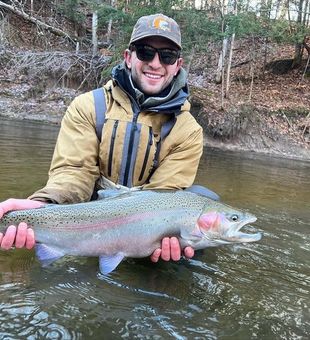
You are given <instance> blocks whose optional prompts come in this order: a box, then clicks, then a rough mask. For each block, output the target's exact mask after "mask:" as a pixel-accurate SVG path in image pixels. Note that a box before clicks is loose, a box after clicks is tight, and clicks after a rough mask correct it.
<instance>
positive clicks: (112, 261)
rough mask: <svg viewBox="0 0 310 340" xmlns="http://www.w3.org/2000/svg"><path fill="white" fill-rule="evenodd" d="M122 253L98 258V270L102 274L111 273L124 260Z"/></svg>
mask: <svg viewBox="0 0 310 340" xmlns="http://www.w3.org/2000/svg"><path fill="white" fill-rule="evenodd" d="M124 257H125V256H124V254H123V253H117V254H114V255H101V256H99V269H100V272H101V273H102V274H109V273H111V271H113V270H114V269H115V268H116V267H117V266H118V265H119V264H120V263H121V262H122V260H123V259H124Z"/></svg>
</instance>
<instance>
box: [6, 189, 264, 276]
mask: <svg viewBox="0 0 310 340" xmlns="http://www.w3.org/2000/svg"><path fill="white" fill-rule="evenodd" d="M101 192H102V194H99V199H98V200H96V201H90V202H85V203H76V204H47V205H45V206H43V207H40V208H36V209H28V210H16V211H11V212H8V213H6V214H5V215H4V216H3V217H2V218H1V219H0V232H5V230H6V229H7V227H8V226H9V225H12V224H13V225H17V224H19V223H20V222H22V221H24V222H26V223H27V224H28V226H29V227H31V228H33V229H34V232H35V240H36V246H35V252H36V256H37V258H38V259H39V261H40V262H41V263H42V265H43V266H47V265H49V264H51V263H52V262H54V261H56V260H58V259H59V258H61V257H63V256H65V255H73V256H98V257H99V270H100V272H101V273H102V274H109V273H111V272H112V271H113V270H114V269H115V268H116V267H117V266H118V265H119V264H120V263H121V262H122V261H123V259H124V258H141V257H147V256H149V255H151V254H152V253H153V251H154V250H155V249H157V248H159V247H160V245H161V240H162V239H163V238H164V237H166V236H168V237H172V236H175V237H177V238H178V240H179V242H180V245H181V247H182V248H184V247H187V246H191V247H192V248H194V249H195V250H198V249H204V248H207V247H214V246H219V245H225V244H232V243H243V242H255V241H259V240H260V239H261V237H262V234H261V233H260V232H257V233H245V232H242V231H241V228H242V227H244V226H245V225H248V224H249V223H253V222H255V221H256V220H257V218H256V217H255V216H254V215H252V214H251V213H249V212H247V211H243V210H238V209H236V208H233V207H230V206H229V205H226V204H223V203H221V202H218V201H214V200H212V199H210V198H208V197H205V196H202V195H199V194H196V193H193V192H190V191H184V190H177V191H170V190H168V191H155V190H133V191H126V192H124V191H123V190H113V189H108V190H102V191H101ZM99 193H100V191H99Z"/></svg>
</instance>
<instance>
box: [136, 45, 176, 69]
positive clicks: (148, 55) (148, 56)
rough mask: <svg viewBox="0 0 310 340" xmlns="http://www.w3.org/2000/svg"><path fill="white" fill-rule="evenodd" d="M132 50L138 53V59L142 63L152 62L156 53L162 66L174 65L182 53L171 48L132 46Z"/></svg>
mask: <svg viewBox="0 0 310 340" xmlns="http://www.w3.org/2000/svg"><path fill="white" fill-rule="evenodd" d="M130 49H131V50H132V51H136V53H137V57H138V59H139V60H141V61H152V60H153V59H154V57H155V54H156V52H157V53H158V55H159V60H160V62H161V63H162V64H165V65H173V64H174V63H175V62H176V61H177V59H178V58H179V57H180V51H178V50H173V49H170V48H155V47H152V46H149V45H131V47H130Z"/></svg>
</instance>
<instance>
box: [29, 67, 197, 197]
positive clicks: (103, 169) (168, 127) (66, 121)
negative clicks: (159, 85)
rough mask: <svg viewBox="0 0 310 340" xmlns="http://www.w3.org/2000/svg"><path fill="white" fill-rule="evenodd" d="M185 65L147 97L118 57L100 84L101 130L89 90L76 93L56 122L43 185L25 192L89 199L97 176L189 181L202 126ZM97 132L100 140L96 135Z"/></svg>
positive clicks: (174, 184)
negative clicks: (192, 109)
mask: <svg viewBox="0 0 310 340" xmlns="http://www.w3.org/2000/svg"><path fill="white" fill-rule="evenodd" d="M185 79H186V76H185V71H184V70H183V69H181V71H180V72H179V75H178V76H177V77H176V79H175V80H174V81H173V84H172V86H170V88H169V89H168V90H166V91H165V93H163V94H161V96H159V97H145V96H144V94H143V93H141V92H140V91H139V90H138V89H137V88H136V87H135V85H134V84H133V82H132V80H131V77H130V75H129V74H128V70H127V69H126V67H125V66H124V64H120V65H118V66H117V67H115V68H114V70H113V72H112V80H110V81H109V82H108V83H107V84H106V85H105V86H104V87H103V88H102V91H103V94H104V96H105V102H106V112H105V121H104V125H103V128H102V133H101V137H99V138H98V136H97V134H96V110H95V105H96V103H95V100H94V95H93V92H92V91H91V92H88V93H85V94H82V95H80V96H78V97H76V98H75V99H74V100H73V102H72V103H71V104H70V106H69V107H68V109H67V111H66V114H65V115H64V118H63V120H62V123H61V128H60V132H59V135H58V139H57V143H56V146H55V150H54V155H53V159H52V162H51V167H50V171H49V179H48V182H47V184H46V186H45V187H44V188H42V189H40V190H38V191H37V192H35V193H34V194H33V195H31V196H30V198H31V199H37V200H44V201H51V202H55V203H77V202H83V201H88V200H90V199H91V196H92V193H93V191H94V189H95V187H96V182H97V181H98V179H99V178H100V176H105V177H107V178H108V179H110V180H112V181H113V182H115V183H119V184H122V185H126V186H128V187H131V186H137V185H142V186H143V188H145V189H153V188H154V189H155V188H156V189H181V188H186V187H189V186H191V185H192V184H193V181H194V179H195V176H196V171H197V168H198V163H199V160H200V157H201V154H202V148H203V135H202V128H201V127H200V125H198V123H197V122H196V120H195V119H194V118H193V116H192V115H191V114H190V112H189V109H190V104H189V102H188V101H187V96H188V93H187V86H186V81H185ZM100 139H101V140H100Z"/></svg>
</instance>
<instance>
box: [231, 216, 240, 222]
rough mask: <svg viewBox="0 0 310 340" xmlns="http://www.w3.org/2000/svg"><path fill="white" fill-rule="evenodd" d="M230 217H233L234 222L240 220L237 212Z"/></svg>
mask: <svg viewBox="0 0 310 340" xmlns="http://www.w3.org/2000/svg"><path fill="white" fill-rule="evenodd" d="M230 219H231V221H233V222H237V221H238V220H239V216H238V215H236V214H234V215H231V217H230Z"/></svg>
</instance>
